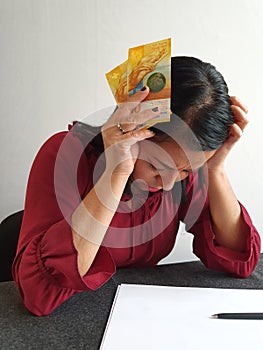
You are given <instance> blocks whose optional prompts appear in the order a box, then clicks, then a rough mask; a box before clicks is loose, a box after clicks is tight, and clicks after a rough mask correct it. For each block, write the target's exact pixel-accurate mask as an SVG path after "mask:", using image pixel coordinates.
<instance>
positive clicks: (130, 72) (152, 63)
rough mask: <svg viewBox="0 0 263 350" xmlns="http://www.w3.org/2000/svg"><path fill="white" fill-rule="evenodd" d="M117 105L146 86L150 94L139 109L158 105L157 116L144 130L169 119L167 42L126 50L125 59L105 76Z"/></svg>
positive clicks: (169, 75)
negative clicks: (126, 56)
mask: <svg viewBox="0 0 263 350" xmlns="http://www.w3.org/2000/svg"><path fill="white" fill-rule="evenodd" d="M106 78H107V80H108V83H109V85H110V88H111V90H112V93H113V95H114V97H115V100H116V102H117V104H119V103H122V102H125V101H126V100H127V97H128V95H132V94H134V93H135V92H136V91H138V90H140V89H141V88H142V87H143V86H145V85H147V86H148V87H149V89H150V93H149V95H148V96H147V98H146V99H145V101H144V102H142V103H141V106H140V108H141V109H146V108H153V107H156V106H158V107H159V108H160V110H161V112H160V115H159V116H158V117H156V118H154V119H152V120H151V121H149V122H147V124H146V125H145V127H150V126H153V125H154V124H156V123H158V122H167V121H169V120H170V113H171V112H170V98H171V39H170V38H169V39H165V40H161V41H157V42H154V43H150V44H145V45H140V46H137V47H134V48H130V49H129V52H128V60H127V61H125V62H123V63H122V64H120V65H119V66H117V67H116V68H114V69H113V70H111V71H110V72H109V73H107V74H106Z"/></svg>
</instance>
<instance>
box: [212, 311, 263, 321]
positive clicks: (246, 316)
mask: <svg viewBox="0 0 263 350" xmlns="http://www.w3.org/2000/svg"><path fill="white" fill-rule="evenodd" d="M211 317H212V318H222V319H229V320H263V312H233V313H232V312H226V313H220V314H214V315H212V316H211Z"/></svg>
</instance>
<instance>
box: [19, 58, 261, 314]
mask: <svg viewBox="0 0 263 350" xmlns="http://www.w3.org/2000/svg"><path fill="white" fill-rule="evenodd" d="M171 67H172V73H171V81H172V90H171V110H172V112H173V114H172V115H171V121H170V122H168V123H160V124H156V125H155V127H154V128H151V130H149V129H145V128H143V125H144V124H145V123H146V122H147V121H148V120H150V119H152V118H154V117H156V116H158V115H159V113H160V110H159V108H153V109H147V110H144V111H140V108H139V107H140V106H141V102H142V101H143V100H144V99H145V98H146V96H147V95H148V93H149V88H148V87H144V88H142V90H141V91H139V92H137V93H136V94H134V95H133V96H131V97H129V99H128V101H127V102H126V103H123V104H122V105H120V106H119V107H118V108H117V109H116V110H115V112H114V113H113V114H112V116H111V117H110V118H109V120H108V121H107V122H106V123H105V124H104V125H103V126H102V128H94V127H90V126H88V125H84V124H82V123H75V125H74V126H73V127H71V129H70V131H69V132H61V133H58V134H56V135H54V136H52V137H51V138H50V139H49V140H48V141H47V142H46V143H45V144H44V145H43V146H42V148H41V150H40V151H39V153H38V155H37V157H36V159H35V161H34V164H33V166H32V169H31V173H30V177H29V181H28V188H27V195H26V203H25V211H24V218H23V224H22V228H21V233H20V239H19V244H18V250H17V255H16V259H15V261H14V265H13V274H14V279H15V281H16V283H17V286H18V288H19V290H20V292H21V295H22V297H23V300H24V303H25V305H26V307H27V308H28V309H29V310H30V311H31V312H32V313H34V314H36V315H46V314H49V313H50V312H52V311H53V310H54V309H55V308H56V307H57V306H59V305H60V304H61V303H62V302H63V301H65V300H66V299H68V298H69V297H70V296H72V295H73V294H75V293H77V292H79V291H84V290H94V289H96V288H99V287H100V286H101V285H102V284H104V283H105V282H106V281H107V280H108V279H109V278H110V277H111V276H112V275H113V274H114V272H115V269H116V267H120V266H122V267H123V266H126V267H128V266H146V265H155V264H157V263H158V262H159V261H160V260H161V259H162V258H164V257H165V256H166V255H167V254H169V252H170V251H171V249H172V247H173V245H174V243H175V239H176V234H177V230H178V227H179V222H180V221H183V222H184V223H185V224H186V227H187V230H188V231H189V232H191V233H192V234H193V235H194V241H193V250H194V253H195V254H196V255H197V256H198V257H199V258H200V259H201V261H202V262H203V263H204V264H205V265H206V266H207V267H208V268H212V269H216V270H219V271H225V272H228V273H231V274H233V275H235V276H238V277H247V276H249V274H250V273H251V272H252V271H253V269H254V268H255V266H256V264H257V261H258V259H259V253H260V238H259V235H258V233H257V230H256V229H255V227H254V226H253V224H252V222H251V219H250V217H249V215H248V213H247V212H246V210H245V208H244V207H243V206H242V205H241V204H240V203H239V202H238V200H237V199H236V197H235V195H234V193H233V190H232V188H231V186H230V184H229V181H228V179H227V175H226V173H225V169H224V162H225V158H226V156H227V155H228V153H229V151H230V150H231V148H232V147H233V145H234V144H235V143H236V142H237V141H238V140H239V138H240V137H241V135H242V131H243V130H244V128H245V126H246V125H247V119H246V113H247V109H246V107H245V106H244V105H243V104H242V103H241V102H240V101H239V100H238V99H237V98H235V97H232V98H230V97H229V96H228V89H227V86H226V83H225V81H224V79H223V77H222V76H221V74H220V73H219V72H218V71H217V70H216V69H215V68H214V67H213V66H212V65H210V64H207V63H204V62H202V61H200V60H198V59H195V58H190V57H174V58H172V65H171Z"/></svg>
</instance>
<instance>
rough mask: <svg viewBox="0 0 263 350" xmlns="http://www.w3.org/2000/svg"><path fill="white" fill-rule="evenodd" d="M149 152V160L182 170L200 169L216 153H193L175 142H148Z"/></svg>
mask: <svg viewBox="0 0 263 350" xmlns="http://www.w3.org/2000/svg"><path fill="white" fill-rule="evenodd" d="M146 148H147V150H148V156H149V158H152V159H154V160H155V161H158V159H159V160H160V161H161V162H162V163H166V164H167V166H168V167H172V166H173V167H176V168H178V169H180V168H191V169H197V168H200V167H201V166H202V165H203V164H204V163H205V162H206V161H207V160H208V159H209V158H210V157H211V155H213V153H214V151H211V152H203V151H192V150H190V149H189V148H187V147H181V146H180V145H178V143H177V142H175V141H174V140H168V139H166V140H163V141H158V142H151V141H150V142H148V141H147V147H146Z"/></svg>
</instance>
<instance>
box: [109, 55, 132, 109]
mask: <svg viewBox="0 0 263 350" xmlns="http://www.w3.org/2000/svg"><path fill="white" fill-rule="evenodd" d="M127 67H128V60H126V61H125V62H123V63H121V64H120V65H119V66H117V67H115V68H114V69H112V70H111V71H110V72H108V73H106V78H107V81H108V84H109V86H110V88H111V91H112V93H113V96H114V97H115V100H116V102H117V104H120V103H122V102H125V101H126V100H127V97H128V86H127Z"/></svg>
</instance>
